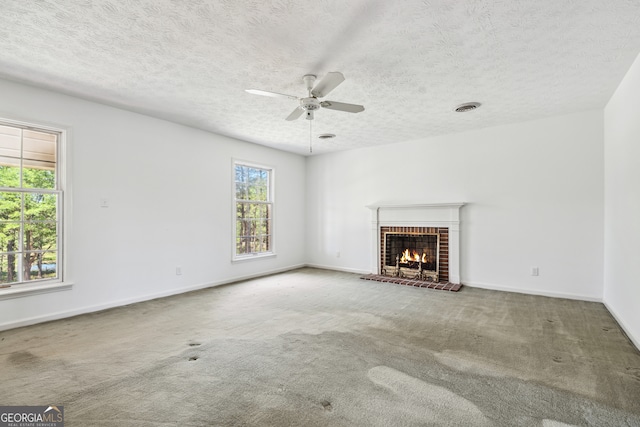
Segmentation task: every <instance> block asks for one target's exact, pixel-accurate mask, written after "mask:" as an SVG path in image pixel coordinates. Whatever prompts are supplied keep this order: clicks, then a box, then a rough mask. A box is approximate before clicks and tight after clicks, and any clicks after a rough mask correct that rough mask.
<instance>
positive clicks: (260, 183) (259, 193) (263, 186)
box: [234, 162, 273, 259]
mask: <svg viewBox="0 0 640 427" xmlns="http://www.w3.org/2000/svg"><path fill="white" fill-rule="evenodd" d="M234 166H235V168H234V169H235V172H234V173H235V191H234V195H235V196H234V197H235V211H236V214H235V259H241V258H243V257H248V256H255V255H260V254H262V255H265V254H272V253H273V240H272V239H273V234H272V230H273V191H272V187H271V186H272V180H273V169H269V168H265V167H260V166H255V165H248V164H243V163H237V162H236V163H234Z"/></svg>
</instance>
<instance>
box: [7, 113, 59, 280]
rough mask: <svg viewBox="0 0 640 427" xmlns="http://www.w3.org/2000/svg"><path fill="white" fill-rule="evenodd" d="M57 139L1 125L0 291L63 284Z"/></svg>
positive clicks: (44, 131) (47, 132) (50, 133)
mask: <svg viewBox="0 0 640 427" xmlns="http://www.w3.org/2000/svg"><path fill="white" fill-rule="evenodd" d="M61 136H62V133H61V132H56V131H52V130H47V129H37V128H34V127H31V126H23V125H18V124H13V123H5V122H0V285H13V284H21V283H33V282H36V281H47V280H52V279H62V272H61V269H60V266H61V265H62V263H61V253H60V247H61V235H62V234H61V217H62V215H61V212H60V210H61V206H62V191H61V186H60V181H61V179H60V173H59V161H58V159H59V150H60V147H59V145H60V140H61Z"/></svg>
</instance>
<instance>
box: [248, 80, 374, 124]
mask: <svg viewBox="0 0 640 427" xmlns="http://www.w3.org/2000/svg"><path fill="white" fill-rule="evenodd" d="M302 81H303V82H304V83H305V84H306V86H307V93H308V96H306V97H304V98H299V97H297V96H293V95H285V94H283V93H277V92H269V91H266V90H258V89H245V90H246V92H249V93H252V94H254V95H262V96H271V97H273V98H289V99H295V100H296V101H298V102H299V103H300V105H298V106H297V107H296V109H295V110H293V112H292V113H291V114H289V116H288V117H287V118H286V120H296V119H297V118H299V117H300V116H301V115H302V114H303V113H304V114H305V118H306V119H307V120H313V114H314V111H316V110H319V109H320V108H321V107H322V108H328V109H330V110H338V111H346V112H348V113H359V112H361V111H364V107H363V106H362V105H356V104H346V103H344V102H336V101H320V100H319V99H318V98H324V97H325V96H327V95H328V94H329V93H330V92H331V91H332V90H334V89H335V88H336V87H338V85H339V84H340V83H342V82H343V81H344V76H343V75H342V73H339V72H330V73H327V75H326V76H324V78H323V79H322V80H320V82H319V83H318V84H317V85H316V87H313V83H314V82H315V81H316V76H315V75H313V74H307V75H305V76H304V77H302Z"/></svg>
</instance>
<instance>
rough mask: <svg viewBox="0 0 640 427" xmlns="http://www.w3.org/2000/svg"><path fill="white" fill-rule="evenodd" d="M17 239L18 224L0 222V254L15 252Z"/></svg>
mask: <svg viewBox="0 0 640 427" xmlns="http://www.w3.org/2000/svg"><path fill="white" fill-rule="evenodd" d="M19 238H20V223H19V222H0V252H15V251H17V250H18V243H19V242H18V239H19Z"/></svg>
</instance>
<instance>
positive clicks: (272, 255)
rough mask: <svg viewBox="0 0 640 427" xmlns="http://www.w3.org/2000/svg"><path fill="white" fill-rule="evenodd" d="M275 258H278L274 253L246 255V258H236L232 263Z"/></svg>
mask: <svg viewBox="0 0 640 427" xmlns="http://www.w3.org/2000/svg"><path fill="white" fill-rule="evenodd" d="M275 256H276V254H275V253H274V252H268V253H264V254H251V255H244V256H239V257H234V258H233V259H232V260H231V262H245V261H251V260H253V259H265V258H274V257H275Z"/></svg>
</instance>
